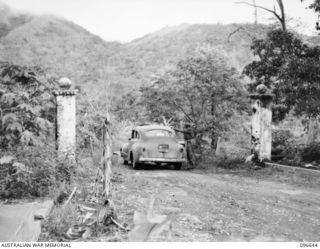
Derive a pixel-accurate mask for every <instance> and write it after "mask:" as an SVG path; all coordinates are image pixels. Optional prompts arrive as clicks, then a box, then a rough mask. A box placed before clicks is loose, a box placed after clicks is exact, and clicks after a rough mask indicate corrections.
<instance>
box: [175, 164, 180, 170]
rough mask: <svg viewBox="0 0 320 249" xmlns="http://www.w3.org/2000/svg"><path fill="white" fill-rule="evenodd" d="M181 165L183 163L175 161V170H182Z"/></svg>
mask: <svg viewBox="0 0 320 249" xmlns="http://www.w3.org/2000/svg"><path fill="white" fill-rule="evenodd" d="M181 166H182V163H175V164H174V169H175V170H180V169H181Z"/></svg>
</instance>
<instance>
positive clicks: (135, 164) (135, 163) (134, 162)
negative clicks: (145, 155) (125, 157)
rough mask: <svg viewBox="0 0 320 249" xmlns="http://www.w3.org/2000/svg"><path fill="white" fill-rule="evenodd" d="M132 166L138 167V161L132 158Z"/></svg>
mask: <svg viewBox="0 0 320 249" xmlns="http://www.w3.org/2000/svg"><path fill="white" fill-rule="evenodd" d="M132 168H133V169H140V163H138V162H136V161H135V160H134V159H133V160H132Z"/></svg>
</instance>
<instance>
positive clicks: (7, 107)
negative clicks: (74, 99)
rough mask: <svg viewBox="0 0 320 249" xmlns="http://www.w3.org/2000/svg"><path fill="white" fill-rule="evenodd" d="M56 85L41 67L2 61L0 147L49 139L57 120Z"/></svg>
mask: <svg viewBox="0 0 320 249" xmlns="http://www.w3.org/2000/svg"><path fill="white" fill-rule="evenodd" d="M53 87H54V83H53V82H50V81H48V80H47V79H46V78H45V74H44V72H43V71H42V70H41V69H40V68H29V67H24V66H19V65H14V64H10V63H7V62H1V63H0V117H1V124H0V147H3V148H12V147H14V146H16V145H19V144H24V145H37V144H39V143H40V142H41V140H42V141H44V140H45V135H47V132H49V131H50V128H51V127H52V122H53V121H54V120H55V104H54V99H53V97H52V94H51V91H52V89H53Z"/></svg>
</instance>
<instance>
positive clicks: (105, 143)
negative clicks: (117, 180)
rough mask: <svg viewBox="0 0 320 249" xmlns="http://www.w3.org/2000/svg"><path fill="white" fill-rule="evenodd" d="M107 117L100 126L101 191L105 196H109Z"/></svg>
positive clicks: (109, 148)
mask: <svg viewBox="0 0 320 249" xmlns="http://www.w3.org/2000/svg"><path fill="white" fill-rule="evenodd" d="M109 122H110V121H109V118H108V119H106V120H105V123H104V124H103V127H102V132H103V133H102V144H103V152H102V153H103V155H102V169H103V193H104V194H105V196H106V198H107V199H109V198H110V197H111V191H112V190H111V174H112V169H111V157H112V151H111V147H112V144H111V143H112V141H111V134H110V123H109Z"/></svg>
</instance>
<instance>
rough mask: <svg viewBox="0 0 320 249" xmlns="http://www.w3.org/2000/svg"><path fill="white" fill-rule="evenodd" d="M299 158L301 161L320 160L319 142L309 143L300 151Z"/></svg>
mask: <svg viewBox="0 0 320 249" xmlns="http://www.w3.org/2000/svg"><path fill="white" fill-rule="evenodd" d="M301 159H302V161H303V162H313V161H318V162H319V161H320V143H311V144H310V145H307V146H306V147H305V148H303V149H302V151H301Z"/></svg>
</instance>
